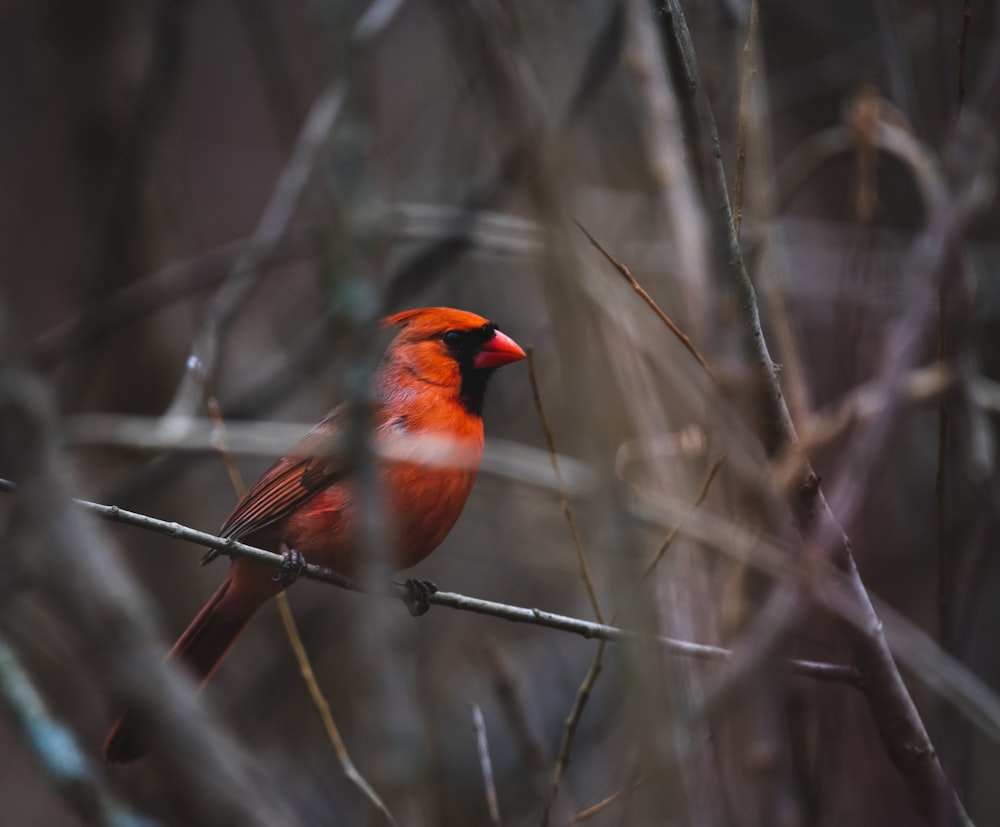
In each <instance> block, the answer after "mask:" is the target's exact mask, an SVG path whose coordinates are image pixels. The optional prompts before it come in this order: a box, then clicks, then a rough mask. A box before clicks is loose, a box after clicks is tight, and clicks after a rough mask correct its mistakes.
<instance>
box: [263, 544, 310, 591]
mask: <svg viewBox="0 0 1000 827" xmlns="http://www.w3.org/2000/svg"><path fill="white" fill-rule="evenodd" d="M280 548H281V566H280V568H279V569H278V573H277V574H276V575H274V577H272V578H271V579H272V580H274V582H275V583H280V584H281V585H282V586H284V587H285V588H286V589H287V588H288V587H289V586H291V585H292V583H294V582H295V581H296V580H298V579H299V576H300V575H301V574H302V572H304V571H305V569H306V558H305V557H303V556H302V552H300V551H296V550H295V549H294V548H289V547H288V545H287V544H286V543H282V544H281V546H280Z"/></svg>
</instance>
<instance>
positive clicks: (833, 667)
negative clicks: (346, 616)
mask: <svg viewBox="0 0 1000 827" xmlns="http://www.w3.org/2000/svg"><path fill="white" fill-rule="evenodd" d="M15 490H16V487H15V486H14V484H13V483H11V482H9V481H8V480H4V479H0V491H3V492H6V493H13V492H14V491H15ZM74 502H75V503H76V504H77V505H78V506H80V507H81V508H82V509H83V510H85V511H89V512H91V513H93V514H96V515H97V516H99V517H102V518H104V519H106V520H109V521H111V522H115V523H122V524H123V525H130V526H134V527H136V528H142V529H146V530H147V531H154V532H156V533H158V534H163V535H165V536H167V537H172V538H174V539H177V540H186V541H187V542H190V543H194V544H196V545H199V546H202V547H205V548H214V549H218V550H219V551H220V552H222V553H223V554H225V555H227V556H236V557H249V558H252V559H254V560H259V561H260V562H262V563H266V564H267V565H269V566H274V567H276V568H278V567H280V566H281V564H282V562H283V558H282V557H281V555H280V554H274V553H273V552H270V551H267V550H265V549H261V548H255V547H254V546H248V545H246V544H244V543H239V542H236V541H235V540H232V539H229V538H227V537H218V536H216V535H214V534H209V533H207V532H204V531H198V530H197V529H193V528H189V527H187V526H184V525H181V524H180V523H177V522H168V521H166V520H158V519H156V518H155V517H149V516H147V515H145V514H138V513H136V512H134V511H127V510H126V509H123V508H118V507H117V506H114V505H102V504H100V503H94V502H89V501H87V500H74ZM302 577H304V578H306V579H308V580H317V581H320V582H323V583H329V584H330V585H333V586H337V587H339V588H342V589H347V590H349V591H355V592H363V591H365V590H364V589H362V588H361V586H360V584H358V583H356V582H355V581H353V580H351V579H350V578H347V577H344V576H342V575H340V574H337V573H336V572H334V571H332V570H331V569H327V568H323V567H321V566H316V565H313V564H311V563H310V564H308V565H307V566H306V567H305V569H303V571H302ZM372 594H375V595H376V596H392V597H395V598H400V597H403V596H405V595H407V594H408V591H407V589H406V586H405V585H403V584H401V583H399V584H395V586H394V588H393V589H392V590H391V594H390V595H386V591H385V589H381V590H376V591H374V592H372ZM427 600H428V602H429V603H432V604H434V605H437V606H447V607H449V608H452V609H457V610H459V611H465V612H473V613H474V614H482V615H488V616H490V617H497V618H501V619H503V620H508V621H510V622H512V623H525V624H528V625H531V626H542V627H545V628H548V629H555V630H557V631H562V632H568V633H570V634H575V635H579V636H580V637H583V638H586V639H588V640H607V641H609V642H611V643H620V642H623V641H634V640H652V641H654V642H656V643H658V644H659V645H660V646H662V647H663V648H664V649H665V650H666V651H667V652H671V653H673V654H677V655H682V656H685V657H691V658H695V659H697V660H709V661H725V660H728V659H729V658H731V657H732V654H733V653H732V652H731V651H730V650H729V649H724V648H722V647H721V646H709V645H706V644H702V643H691V642H688V641H683V640H676V639H674V638H668V637H663V636H658V635H654V636H650V635H643V634H641V633H638V632H633V631H631V630H628V629H621V628H618V627H616V626H608V625H605V624H601V623H593V622H591V621H588V620H581V619H579V618H575V617H568V616H566V615H560V614H556V613H554V612H546V611H543V610H541V609H530V608H526V607H522V606H512V605H509V604H506V603H496V602H493V601H490V600H480V599H479V598H475V597H468V596H466V595H463V594H457V593H455V592H443V591H439V592H435V593H434V594H431V595H428V598H427ZM789 665H790V668H791V669H792V671H793V672H795V673H796V674H799V675H802V676H804V677H810V678H816V679H817V680H825V681H831V682H834V683H844V684H847V685H849V686H855V687H856V686H858V685H859V680H860V678H859V675H858V673H857V672H856V671H855V669H854V668H853V667H851V666H844V665H841V664H833V663H822V662H818V661H808V660H791V661H789Z"/></svg>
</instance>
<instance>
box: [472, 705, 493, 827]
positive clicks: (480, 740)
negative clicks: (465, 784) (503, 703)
mask: <svg viewBox="0 0 1000 827" xmlns="http://www.w3.org/2000/svg"><path fill="white" fill-rule="evenodd" d="M469 710H470V711H471V712H472V728H473V730H474V731H475V733H476V751H477V752H478V753H479V767H480V769H482V771H483V785H484V786H485V788H486V806H487V808H488V809H489V813H490V824H492V825H493V827H500V825H501V821H500V804H499V803H498V802H497V787H496V783H495V782H494V781H493V762H492V761H490V745H489V741H488V740H487V738H486V721H484V720H483V710H482V709H480V708H479V704H475V703H470V704H469Z"/></svg>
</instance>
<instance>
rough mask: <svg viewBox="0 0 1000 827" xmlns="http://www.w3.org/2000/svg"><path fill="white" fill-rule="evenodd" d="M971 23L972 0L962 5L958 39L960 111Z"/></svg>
mask: <svg viewBox="0 0 1000 827" xmlns="http://www.w3.org/2000/svg"><path fill="white" fill-rule="evenodd" d="M971 22H972V0H965V2H964V3H963V4H962V34H961V35H960V36H959V38H958V97H957V99H956V104H957V105H956V107H955V108H956V110H957V111H961V109H962V106H963V105H964V104H965V66H966V52H967V50H968V45H969V24H970V23H971Z"/></svg>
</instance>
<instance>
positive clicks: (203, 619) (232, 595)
mask: <svg viewBox="0 0 1000 827" xmlns="http://www.w3.org/2000/svg"><path fill="white" fill-rule="evenodd" d="M232 584H233V575H232V573H230V575H229V576H228V577H227V578H226V579H225V580H223V581H222V584H221V585H220V586H219V588H218V589H217V590H216V592H215V594H213V595H212V597H211V598H209V601H208V602H207V603H206V604H205V605H204V607H203V608H202V610H201V611H200V612H198V615H197V616H196V617H195V619H194V620H192V621H191V624H190V625H189V626H188V627H187V629H185V630H184V633H183V634H182V635H181V636H180V637H179V638H178V639H177V642H176V643H175V644H174V646H173V648H172V649H171V650H170V655H169V658H170V660H178V661H180V662H181V663H183V664H184V665H185V666H186V667H187V668H188V669H189V670H190V671H191V672H192V673H193V674H194V677H195V678H196V679H197V680H198V684H199V685H203V684H204V683H205V681H207V680H208V679H209V678H210V677H212V673H213V672H215V670H216V668H217V667H218V666H219V664H220V663H221V662H222V659H223V658H224V657H225V656H226V653H227V652H228V651H229V650H230V649H231V648H232V645H233V643H235V642H236V638H238V637H239V635H240V632H242V631H243V629H244V628H246V625H247V623H249V622H250V619H251V618H252V617H253V615H254V612H256V611H257V609H258V607H259V606H260V605H261V604H260V602H257V601H252V602H248V601H247V600H238V599H236V590H233V589H232ZM147 751H148V747H147V746H146V743H145V739H144V737H143V733H142V731H141V728H140V727H139V726H138V724H137V722H136V721H135V720H134V719H133V718H132V717H131V716H129V715H123V716H122V717H121V718H119V719H118V721H117V722H116V723H115V725H114V726H113V727H112V728H111V731H110V732H109V733H108V737H107V738H106V739H105V740H104V759H105V760H106V761H107V762H108V763H109V764H124V763H128V762H129V761H135V760H136V759H137V758H141V757H142V756H143V755H145V754H146V752H147Z"/></svg>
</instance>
